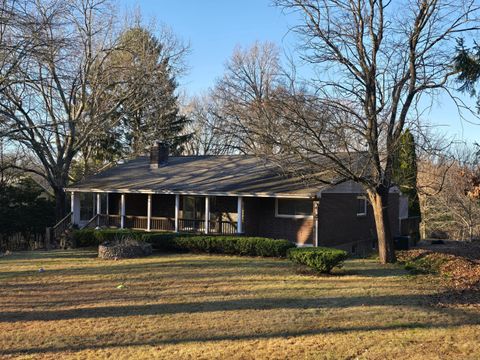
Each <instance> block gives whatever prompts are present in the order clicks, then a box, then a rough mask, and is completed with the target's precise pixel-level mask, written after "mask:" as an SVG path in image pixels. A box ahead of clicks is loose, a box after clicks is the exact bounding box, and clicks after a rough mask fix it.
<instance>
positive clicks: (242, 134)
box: [211, 42, 283, 154]
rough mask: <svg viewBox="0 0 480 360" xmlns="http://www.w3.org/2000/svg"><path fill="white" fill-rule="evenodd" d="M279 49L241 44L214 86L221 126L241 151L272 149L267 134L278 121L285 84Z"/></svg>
mask: <svg viewBox="0 0 480 360" xmlns="http://www.w3.org/2000/svg"><path fill="white" fill-rule="evenodd" d="M282 72H283V70H282V68H281V64H280V59H279V49H278V48H277V46H275V45H274V44H273V43H270V42H265V43H260V42H256V43H254V44H253V45H252V46H251V47H249V48H241V47H237V48H236V49H235V50H234V52H233V54H232V56H231V58H230V59H229V60H228V61H227V62H226V64H225V74H224V75H223V77H222V78H220V79H219V80H218V81H217V83H216V84H215V87H214V89H213V90H212V94H211V97H212V100H213V101H214V103H215V108H214V112H215V116H216V118H217V119H218V125H217V126H218V128H219V129H220V130H221V132H222V133H223V134H224V136H226V137H228V138H229V139H230V144H229V145H230V146H231V147H232V148H233V149H234V151H236V152H241V153H262V154H263V153H271V152H272V149H271V148H270V145H269V142H268V141H265V139H262V137H263V134H264V133H265V132H268V131H270V130H273V124H274V123H276V119H277V115H278V114H277V109H276V106H277V105H278V104H276V98H277V93H278V92H279V91H281V89H282V88H283V86H282Z"/></svg>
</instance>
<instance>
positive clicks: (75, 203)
mask: <svg viewBox="0 0 480 360" xmlns="http://www.w3.org/2000/svg"><path fill="white" fill-rule="evenodd" d="M70 201H71V203H70V208H71V211H72V220H71V221H72V224H73V225H79V224H80V194H78V193H76V192H73V191H72V194H71V198H70Z"/></svg>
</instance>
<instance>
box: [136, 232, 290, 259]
mask: <svg viewBox="0 0 480 360" xmlns="http://www.w3.org/2000/svg"><path fill="white" fill-rule="evenodd" d="M143 239H144V240H145V241H146V242H148V243H151V244H152V246H153V247H154V248H155V249H157V250H167V251H181V252H185V251H187V252H188V251H191V252H206V253H216V254H230V255H246V256H265V257H285V256H286V255H287V250H288V249H291V248H294V247H295V245H294V244H293V243H291V242H290V241H287V240H274V239H269V238H261V237H244V236H219V235H193V234H192V235H185V234H146V235H144V237H143Z"/></svg>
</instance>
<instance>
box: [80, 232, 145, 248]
mask: <svg viewBox="0 0 480 360" xmlns="http://www.w3.org/2000/svg"><path fill="white" fill-rule="evenodd" d="M143 234H145V232H143V231H135V230H130V229H123V230H121V229H101V230H95V229H82V230H74V231H73V232H72V234H71V236H72V241H73V243H74V244H75V246H76V247H93V246H98V245H100V244H101V243H103V242H105V241H116V240H121V239H122V238H126V237H128V238H131V239H135V240H142V237H143Z"/></svg>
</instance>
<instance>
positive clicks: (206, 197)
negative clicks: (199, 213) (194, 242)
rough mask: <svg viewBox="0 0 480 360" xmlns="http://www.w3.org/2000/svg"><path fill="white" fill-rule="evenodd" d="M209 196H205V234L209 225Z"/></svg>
mask: <svg viewBox="0 0 480 360" xmlns="http://www.w3.org/2000/svg"><path fill="white" fill-rule="evenodd" d="M209 225H210V198H209V197H208V196H205V234H208V228H209V227H210V226H209Z"/></svg>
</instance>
